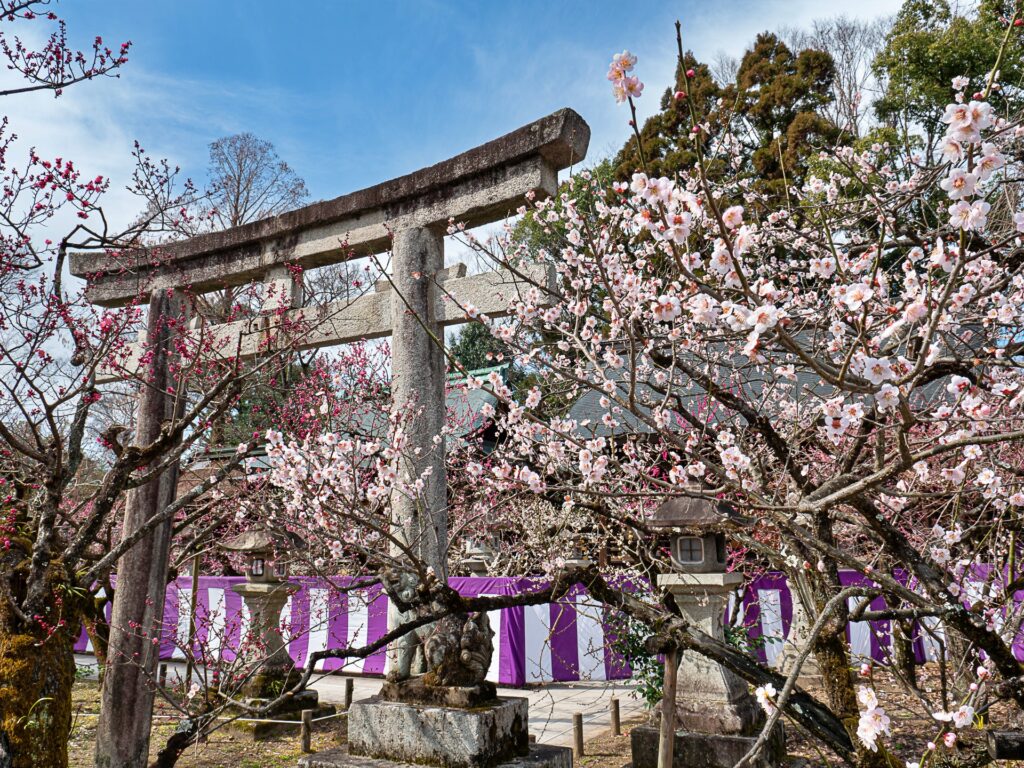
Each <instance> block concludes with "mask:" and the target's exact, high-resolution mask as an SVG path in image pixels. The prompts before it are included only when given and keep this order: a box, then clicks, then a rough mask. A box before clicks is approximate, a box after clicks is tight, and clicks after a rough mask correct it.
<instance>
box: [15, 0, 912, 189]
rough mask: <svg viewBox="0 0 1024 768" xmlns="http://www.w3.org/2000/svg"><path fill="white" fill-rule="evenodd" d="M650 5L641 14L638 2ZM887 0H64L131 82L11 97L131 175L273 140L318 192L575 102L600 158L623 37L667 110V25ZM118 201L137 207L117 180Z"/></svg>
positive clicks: (736, 42)
mask: <svg viewBox="0 0 1024 768" xmlns="http://www.w3.org/2000/svg"><path fill="white" fill-rule="evenodd" d="M641 7H643V10H639V9H640V8H641ZM897 8H898V3H897V2H894V1H893V0H856V2H854V1H852V0H834V1H833V2H830V3H829V4H828V6H827V8H826V9H825V10H823V9H822V6H821V4H820V3H817V2H812V1H810V0H787V1H785V2H782V1H776V2H772V1H770V0H769V1H765V2H728V1H725V0H720V1H716V2H695V1H694V0H688V1H687V2H672V3H659V2H649V3H642V4H641V3H638V2H629V1H628V0H626V1H623V0H619V1H618V2H596V1H593V2H582V1H573V2H555V0H549V1H548V2H512V0H505V1H504V2H485V1H483V0H478V1H477V2H454V1H452V2H442V1H441V0H426V1H423V2H386V1H384V0H378V1H377V2H359V3H356V2H327V0H310V1H308V2H305V3H302V4H299V3H287V2H285V3H282V2H280V0H278V1H277V2H267V1H265V0H244V1H243V0H88V1H87V2H86V1H85V0H70V1H68V0H65V2H60V3H58V4H57V6H56V10H57V11H58V12H59V13H60V14H61V15H63V16H64V17H65V18H67V19H68V21H69V25H70V29H71V32H72V37H73V38H74V39H75V40H76V41H77V42H78V43H79V44H80V45H81V44H88V42H89V41H90V40H91V38H92V36H93V35H95V34H100V35H103V36H104V38H105V39H106V40H107V41H108V42H114V43H119V42H120V41H121V40H123V39H129V38H130V39H131V40H132V41H133V42H134V48H133V50H132V54H131V62H130V63H129V65H128V66H127V67H126V68H125V70H124V75H123V77H122V78H121V79H120V80H117V81H109V82H101V83H88V84H84V85H81V86H77V87H76V88H74V89H71V90H69V92H68V94H67V95H66V96H64V97H62V98H61V99H58V100H54V99H52V98H51V97H48V96H46V95H45V94H34V95H28V96H23V97H15V98H10V99H7V100H6V103H5V105H4V107H5V111H6V113H7V114H9V115H10V116H11V118H12V123H13V125H14V127H15V130H17V131H18V132H19V133H20V134H21V135H22V136H23V137H25V138H28V137H31V141H32V142H33V143H35V144H36V145H37V146H38V147H39V148H40V149H41V150H42V151H43V152H46V153H63V154H65V155H67V156H71V157H75V158H77V159H78V162H79V164H80V165H81V166H83V167H84V168H87V169H89V172H90V173H91V172H93V170H95V172H102V173H105V174H109V175H111V176H112V177H113V178H115V180H117V181H119V182H123V180H124V179H125V178H126V174H127V173H128V172H130V167H131V164H130V157H129V153H130V149H131V142H132V140H133V139H136V138H137V139H139V140H140V141H141V142H142V144H143V145H144V146H145V147H147V148H148V149H149V150H150V152H151V154H154V155H156V156H167V157H169V158H171V159H172V160H173V161H174V162H176V163H178V164H180V165H181V166H182V167H183V168H184V169H186V170H187V172H188V173H189V174H190V175H193V176H194V177H196V178H197V179H200V180H201V179H202V178H203V174H204V170H205V166H206V153H207V149H206V147H207V145H208V143H209V142H210V141H212V140H214V139H216V138H218V137H219V136H223V135H226V134H230V133H235V132H240V131H251V132H253V133H255V134H257V135H259V136H262V137H264V138H267V139H270V140H271V141H273V142H274V144H275V145H276V146H277V148H278V150H279V152H280V154H281V156H282V157H283V158H284V159H286V160H287V161H288V162H289V163H290V164H291V165H292V166H293V167H294V168H295V169H296V171H297V172H298V173H299V174H300V175H301V176H303V177H304V178H305V179H306V181H307V183H308V186H309V188H310V192H311V193H312V196H313V197H314V198H330V197H334V196H336V195H339V194H342V193H345V192H348V191H352V190H354V189H358V188H361V187H364V186H367V185H370V184H374V183H376V182H379V181H383V180H385V179H388V178H391V177H393V176H396V175H400V174H402V173H406V172H409V171H412V170H415V169H417V168H419V167H422V166H424V165H429V164H431V163H434V162H437V161H439V160H442V159H444V158H446V157H449V156H451V155H453V154H456V153H458V152H460V151H462V150H464V149H467V148H469V147H472V146H475V145H477V144H480V143H482V142H484V141H487V140H489V139H491V138H494V137H496V136H498V135H500V134H502V133H505V132H507V131H509V130H512V129H513V128H516V127H518V126H519V125H522V124H523V123H526V122H529V121H530V120H533V119H535V118H537V117H540V116H542V115H545V114H548V113H549V112H552V111H554V110H556V109H558V108H560V107H563V106H570V107H573V108H574V109H576V110H577V111H578V112H580V113H581V114H582V115H583V116H584V118H585V119H586V120H587V121H588V122H589V123H590V125H591V127H592V129H593V139H592V141H591V151H590V156H589V158H588V159H589V160H594V159H597V158H599V157H600V156H602V155H606V154H608V153H609V152H611V151H613V150H614V149H615V148H616V147H617V146H618V145H619V144H621V142H622V141H623V140H624V138H625V137H626V135H627V133H626V130H627V128H626V120H627V119H628V115H627V111H626V109H625V108H624V107H620V106H618V105H616V104H615V103H614V101H613V99H612V97H611V93H610V89H609V87H608V83H607V82H606V81H605V79H604V78H605V71H606V69H607V64H608V60H609V59H610V57H611V54H612V53H614V52H616V51H620V50H622V49H623V48H629V49H630V50H631V51H633V52H634V53H636V54H637V55H638V56H639V58H640V61H639V65H638V74H639V75H640V77H641V79H643V80H644V81H645V82H646V83H647V91H646V93H645V95H644V96H643V98H642V99H641V108H642V115H646V114H649V113H650V112H652V111H653V110H655V109H656V108H657V101H658V98H659V97H660V94H661V92H662V90H663V89H664V88H665V86H666V85H667V84H668V82H669V80H670V78H671V72H672V67H673V61H674V47H675V41H674V33H673V28H672V23H673V21H674V20H675V19H676V18H680V19H681V20H682V21H683V25H684V35H685V42H686V43H687V46H688V47H692V48H693V49H694V50H695V51H696V52H697V54H698V56H701V57H705V58H710V57H712V56H713V55H714V54H715V53H716V52H718V51H726V52H728V53H731V54H733V55H737V54H739V53H741V52H742V50H743V49H744V46H745V45H746V44H747V43H748V42H750V40H751V39H752V38H753V36H754V35H755V34H756V33H757V32H758V31H761V30H763V29H769V28H776V27H778V26H780V25H783V24H791V25H800V24H804V23H807V22H809V21H810V20H812V19H814V18H819V17H821V16H822V15H837V14H843V13H845V14H848V15H853V16H863V17H867V18H872V17H875V16H877V15H882V14H888V13H893V12H895V10H896V9H897ZM110 204H111V205H112V206H113V207H114V208H115V209H117V208H118V206H123V207H125V208H127V207H130V205H131V203H130V202H129V201H128V200H127V199H126V197H125V196H124V195H122V194H121V193H120V192H115V193H114V194H113V195H112V196H111V200H110Z"/></svg>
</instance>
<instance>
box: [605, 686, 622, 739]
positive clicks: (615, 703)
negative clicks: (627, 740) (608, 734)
mask: <svg viewBox="0 0 1024 768" xmlns="http://www.w3.org/2000/svg"><path fill="white" fill-rule="evenodd" d="M608 712H609V715H610V716H611V721H612V736H621V735H622V723H621V722H620V721H619V699H618V697H616V696H612V698H611V699H610V700H609V702H608Z"/></svg>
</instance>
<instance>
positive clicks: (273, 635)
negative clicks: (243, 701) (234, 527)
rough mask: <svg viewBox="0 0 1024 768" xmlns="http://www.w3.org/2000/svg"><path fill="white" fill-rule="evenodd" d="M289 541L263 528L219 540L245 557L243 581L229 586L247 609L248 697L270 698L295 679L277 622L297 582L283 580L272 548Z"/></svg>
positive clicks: (296, 588)
mask: <svg viewBox="0 0 1024 768" xmlns="http://www.w3.org/2000/svg"><path fill="white" fill-rule="evenodd" d="M290 544H291V542H290V541H289V540H287V539H285V538H284V537H277V536H274V535H272V534H271V533H269V532H268V531H266V530H255V531H246V532H244V533H241V534H239V535H238V536H236V537H234V538H233V539H229V540H228V541H226V542H224V543H223V544H221V548H222V549H225V550H227V551H228V552H239V553H242V554H244V555H245V556H246V559H247V563H246V580H245V583H243V584H236V585H235V586H233V587H232V588H231V589H232V590H233V591H234V592H236V593H237V594H239V595H241V597H242V600H243V601H245V607H246V608H247V609H248V610H249V617H250V618H249V622H250V624H249V635H248V637H249V641H248V646H249V647H247V648H246V649H245V650H244V653H243V656H244V659H245V662H246V664H247V665H249V664H251V665H253V667H254V670H253V671H252V673H251V676H250V678H249V680H248V682H247V683H246V684H245V686H244V688H243V693H244V694H245V695H246V696H248V697H249V698H254V699H265V698H270V697H272V696H273V695H275V694H276V693H279V692H280V691H281V688H282V685H287V684H290V683H294V681H295V679H296V672H295V664H294V662H293V661H292V658H291V656H289V655H288V648H287V646H286V645H285V642H284V638H283V637H282V636H281V626H280V624H281V609H282V608H284V604H285V602H287V600H288V597H289V596H290V595H292V594H294V593H295V592H297V591H298V589H299V586H298V585H297V584H291V583H289V582H287V581H285V580H284V578H282V577H283V576H284V575H285V573H283V571H284V570H285V569H284V568H282V567H281V566H280V565H279V564H277V563H275V562H274V555H275V552H276V551H279V550H280V549H282V548H283V547H285V546H288V545H290Z"/></svg>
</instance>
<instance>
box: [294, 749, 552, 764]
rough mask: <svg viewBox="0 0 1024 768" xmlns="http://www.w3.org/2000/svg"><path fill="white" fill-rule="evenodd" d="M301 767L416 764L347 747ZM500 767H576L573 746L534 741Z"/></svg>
mask: <svg viewBox="0 0 1024 768" xmlns="http://www.w3.org/2000/svg"><path fill="white" fill-rule="evenodd" d="M299 768H416V767H415V766H414V765H413V764H411V763H396V762H392V761H391V760H381V759H379V758H375V757H363V756H361V755H352V754H349V751H348V749H347V748H346V747H342V748H340V749H330V750H327V751H326V752H318V753H317V754H315V755H306V756H305V757H302V758H300V759H299ZM497 768H572V750H571V749H569V747H553V746H550V745H548V744H531V745H530V750H529V752H528V753H527V754H525V755H522V756H520V757H514V758H512V759H511V760H506V761H505V762H503V763H498V765H497Z"/></svg>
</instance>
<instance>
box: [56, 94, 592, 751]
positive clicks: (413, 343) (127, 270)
mask: <svg viewBox="0 0 1024 768" xmlns="http://www.w3.org/2000/svg"><path fill="white" fill-rule="evenodd" d="M589 140H590V128H589V127H588V126H587V124H586V122H585V121H584V120H583V119H582V118H581V117H580V116H579V115H578V114H576V113H575V112H573V111H572V110H570V109H563V110H560V111H558V112H555V113H554V114H552V115H549V116H548V117H545V118H542V119H540V120H537V121H535V122H533V123H530V124H529V125H525V126H523V127H522V128H519V129H518V130H515V131H513V132H511V133H509V134H506V135H505V136H502V137H501V138H499V139H496V140H494V141H491V142H488V143H487V144H483V145H481V146H479V147H476V148H475V149H471V150H469V151H468V152H464V153H463V154H461V155H458V156H456V157H453V158H451V159H449V160H445V161H443V162H440V163H438V164H436V165H433V166H430V167H429V168H424V169H422V170H419V171H416V172H415V173H411V174H409V175H407V176H402V177H400V178H397V179H392V180H391V181H386V182H384V183H382V184H378V185H377V186H374V187H370V188H367V189H363V190H360V191H358V192H353V193H351V194H349V195H345V196H342V197H338V198H335V199H333V200H328V201H325V202H320V203H314V204H312V205H308V206H306V207H304V208H299V209H297V210H295V211H291V212H289V213H285V214H282V215H280V216H276V217H273V218H269V219H264V220H262V221H258V222H253V223H251V224H246V225H242V226H239V227H233V228H231V229H228V230H224V231H221V232H215V233H211V234H206V235H201V236H198V237H194V238H192V239H189V240H186V241H183V242H179V243H174V244H171V245H168V246H164V247H161V248H160V249H159V251H158V252H156V251H152V252H151V251H145V250H141V251H138V252H133V253H130V254H127V255H126V254H123V253H122V254H118V255H94V254H73V255H72V256H71V260H70V269H71V272H72V274H74V275H78V276H81V277H84V278H86V280H87V289H86V295H87V298H88V299H89V300H90V301H91V302H92V303H94V304H98V305H100V306H105V307H116V306H121V305H124V304H127V303H129V302H131V301H133V300H135V299H136V297H138V296H139V295H140V294H142V295H146V294H149V295H151V296H152V299H151V302H150V319H149V327H150V335H149V340H150V344H149V350H150V353H151V354H149V355H147V356H146V357H142V351H143V350H142V347H141V345H136V346H135V347H134V348H130V349H129V350H128V352H127V354H126V355H124V356H123V358H122V359H120V360H118V365H117V370H116V371H115V370H114V369H109V370H107V371H101V372H100V378H101V379H102V378H105V379H107V380H111V379H114V378H122V377H124V376H125V375H126V372H127V374H130V373H131V372H133V371H134V370H136V369H137V368H139V367H141V364H142V362H143V361H145V366H146V367H148V375H149V377H150V379H151V380H153V381H162V380H163V379H166V377H167V357H168V352H169V349H170V345H171V340H170V339H169V338H168V334H166V333H163V334H160V333H157V331H158V330H159V328H160V323H159V319H160V313H161V312H168V313H169V312H170V310H169V309H168V306H169V304H168V299H167V297H168V295H173V292H174V291H175V290H178V289H188V290H190V291H192V292H195V293H203V292H208V291H212V290H217V289H221V288H225V287H230V286H239V285H245V284H248V283H251V282H253V281H262V282H265V283H268V284H270V285H271V286H272V290H271V289H269V288H268V294H269V295H271V296H272V297H273V298H272V301H274V302H277V303H276V305H275V307H274V309H275V310H278V311H279V310H281V309H282V308H283V307H282V304H281V303H280V302H285V303H284V307H291V309H288V310H287V311H285V312H284V320H283V321H281V320H280V319H275V320H272V319H270V318H269V317H268V318H267V320H266V322H265V323H264V324H263V325H262V326H260V325H259V324H256V326H255V327H254V324H253V322H252V321H251V320H243V321H237V322H232V323H224V324H221V325H217V326H213V327H212V328H208V329H204V331H203V332H204V333H207V334H212V335H213V337H214V339H215V342H216V341H224V342H230V343H225V346H224V348H225V349H229V350H230V353H231V354H232V355H236V354H237V355H239V356H242V357H254V356H257V355H259V354H260V352H261V351H262V350H264V349H265V348H266V346H265V344H266V338H267V332H268V329H269V328H270V327H271V324H272V323H274V322H284V323H285V324H287V323H288V322H292V321H300V322H301V323H302V324H304V325H306V326H308V327H309V328H310V331H309V333H307V334H305V335H304V336H302V337H301V338H299V339H298V340H297V347H298V348H305V349H309V348H314V347H326V346H334V345H339V344H345V343H348V342H353V341H357V340H360V339H373V338H380V337H384V336H388V335H390V336H391V337H392V340H391V356H392V395H393V398H394V401H395V403H396V404H399V406H400V407H401V405H402V404H407V405H409V406H410V412H412V413H414V415H413V417H412V420H411V423H410V424H409V425H408V427H407V430H408V438H409V442H410V449H411V450H410V457H409V459H408V460H407V461H408V466H407V467H406V468H405V469H406V471H407V472H409V474H410V475H411V476H413V477H419V476H421V475H422V474H423V471H424V470H425V469H427V468H428V467H429V468H430V469H431V473H430V475H429V477H428V478H427V482H426V488H425V489H424V492H423V496H422V498H421V499H419V500H412V499H408V498H406V497H404V496H401V495H399V494H396V495H395V496H396V498H394V499H392V510H393V517H394V520H395V522H396V526H397V527H398V529H399V530H398V531H397V533H398V534H399V535H401V536H402V538H403V539H404V542H405V543H406V544H407V545H409V546H410V547H412V548H413V549H414V550H415V551H416V552H417V553H418V555H419V556H420V557H421V558H422V559H423V560H424V561H425V562H426V563H428V564H429V565H431V566H432V567H433V568H434V570H435V572H436V573H437V574H438V575H439V576H441V577H444V576H446V574H447V567H446V548H447V534H448V531H447V510H446V507H447V498H446V492H447V478H446V475H445V465H444V442H443V440H442V442H441V444H440V445H439V446H438V445H435V444H434V442H433V438H434V437H435V436H439V435H441V434H442V427H443V425H444V420H445V358H444V354H443V350H442V349H441V348H440V347H439V344H438V342H441V343H443V339H444V336H443V333H444V331H443V329H444V327H445V326H447V325H452V324H457V323H461V322H465V321H466V317H465V313H464V311H463V310H462V309H461V308H460V305H461V306H465V305H467V304H473V305H474V306H476V307H477V309H478V310H479V311H480V312H482V313H486V314H487V315H489V316H492V317H497V316H501V315H502V314H505V313H507V311H508V306H509V303H510V300H512V299H514V298H515V296H516V295H517V293H519V292H521V291H523V290H525V289H527V288H529V287H532V286H534V285H539V286H541V287H545V286H550V285H552V281H553V279H554V276H553V272H552V270H550V269H549V268H545V267H541V266H538V267H536V268H533V269H531V270H524V272H523V273H521V274H520V275H518V276H517V275H513V274H512V273H510V272H508V271H504V270H498V271H495V272H489V273H484V274H480V275H473V276H466V274H465V267H463V266H461V265H459V266H457V267H452V268H449V269H447V270H446V269H444V235H445V233H446V232H447V228H448V223H449V221H450V220H452V219H454V220H455V221H458V222H464V223H465V224H466V226H467V227H473V226H479V225H482V224H487V223H491V222H494V221H497V220H500V219H503V218H505V217H507V216H508V215H510V214H512V213H514V211H515V209H516V208H518V207H519V206H520V205H522V204H523V202H524V199H525V196H526V195H527V194H529V193H534V194H536V195H538V196H541V197H543V196H548V195H552V194H554V193H555V191H556V189H557V175H558V171H559V170H562V169H564V168H568V167H569V166H570V165H572V164H574V163H579V162H580V161H582V160H583V158H584V156H585V155H586V151H587V146H588V143H589ZM388 250H390V252H391V284H392V285H393V288H394V290H388V289H387V288H382V287H381V286H380V285H378V288H377V290H376V291H374V292H371V293H367V294H366V295H363V296H361V297H359V298H357V299H355V300H352V301H345V302H336V303H334V304H331V305H328V306H326V307H316V308H313V307H304V306H303V296H302V287H301V279H299V280H296V279H295V278H294V277H293V273H292V272H291V271H289V269H288V266H289V265H297V266H300V267H303V268H312V267H317V266H321V265H326V264H333V263H338V262H341V261H345V260H348V259H352V258H358V257H362V256H369V255H374V254H379V253H383V252H386V251H388ZM446 296H450V297H453V298H454V301H452V300H446V298H445V297H446ZM172 303H173V302H172ZM275 317H277V316H276V315H275ZM197 332H198V331H197ZM154 348H155V349H154ZM161 350H162V353H161ZM154 351H155V352H156V354H152V353H153V352H154ZM160 392H161V388H160V387H157V386H154V387H149V388H145V387H144V388H143V394H142V396H141V397H140V401H139V409H138V414H137V419H136V421H137V424H136V430H137V433H138V434H139V435H140V436H143V437H145V436H150V435H151V434H155V433H156V432H157V431H158V430H159V427H160V423H161V422H162V421H163V420H164V418H166V416H167V414H168V408H169V407H170V397H169V396H168V395H167V394H166V392H167V388H166V387H162V393H163V394H160ZM416 449H419V451H418V452H417V451H416ZM167 474H174V475H176V472H173V471H172V472H170V473H167ZM174 485H175V483H174V482H173V481H172V482H168V481H167V478H166V476H165V478H163V479H162V480H161V479H157V480H155V481H153V482H151V483H150V484H148V486H143V487H141V488H139V489H137V490H136V491H135V492H133V493H132V494H131V495H130V497H129V500H128V507H127V509H126V520H125V535H128V534H129V533H131V532H132V530H134V529H135V528H137V527H138V526H139V525H140V524H141V522H142V521H144V520H146V519H147V518H149V517H150V516H152V515H153V514H155V513H156V512H157V511H158V509H160V508H161V507H162V506H163V505H166V504H168V503H170V502H171V501H172V500H173V490H174ZM169 531H170V523H169V522H168V523H165V524H164V525H163V526H162V527H161V528H160V529H158V530H156V531H154V532H153V534H152V535H151V536H150V537H148V538H147V539H145V540H144V542H148V543H149V546H150V547H151V548H152V549H151V551H149V552H147V551H145V549H146V547H145V546H141V547H138V546H137V547H135V548H134V549H133V550H131V551H129V553H128V554H126V555H125V556H124V557H122V558H121V560H120V561H119V564H118V588H117V590H116V591H115V597H114V608H113V617H112V621H111V642H110V645H111V647H110V651H109V658H110V659H111V666H110V669H109V671H108V673H107V678H106V680H105V684H104V702H103V705H104V713H105V717H104V719H103V722H101V724H100V728H99V730H98V732H97V764H98V765H101V766H104V768H105V767H106V766H110V768H122V766H124V767H127V766H131V768H135V766H143V767H144V766H145V764H146V754H147V752H148V738H149V729H150V716H151V710H152V701H153V694H152V692H151V691H150V690H149V689H148V686H147V677H148V679H150V680H151V679H152V675H153V673H154V672H155V668H156V664H157V661H158V660H157V658H156V656H157V654H156V650H155V646H154V645H153V643H152V642H151V638H152V637H154V636H155V635H156V634H157V633H159V628H160V625H161V622H162V618H163V617H162V609H163V601H162V600H159V599H151V596H152V595H155V594H162V593H163V585H164V584H165V583H166V578H167V568H168V548H169V539H170V533H169ZM157 587H159V592H155V591H153V590H154V589H156V588H157ZM118 622H120V623H118ZM129 622H131V623H132V624H133V625H135V626H139V627H141V630H140V631H138V632H137V633H132V634H129V633H126V632H121V631H119V630H118V626H128V625H129ZM156 647H158V646H156ZM122 659H135V660H141V663H133V662H123V661H121V660H122ZM108 694H109V695H108Z"/></svg>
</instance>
